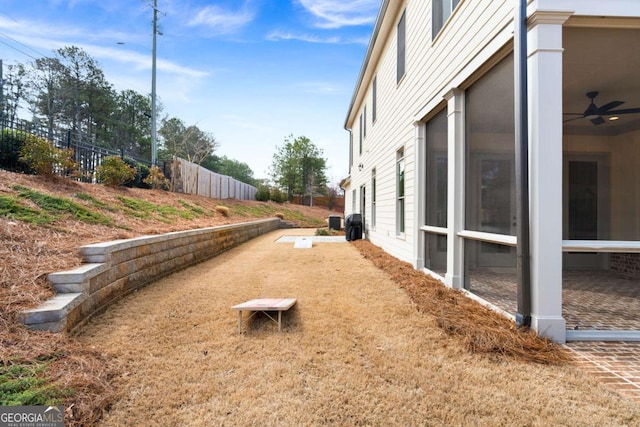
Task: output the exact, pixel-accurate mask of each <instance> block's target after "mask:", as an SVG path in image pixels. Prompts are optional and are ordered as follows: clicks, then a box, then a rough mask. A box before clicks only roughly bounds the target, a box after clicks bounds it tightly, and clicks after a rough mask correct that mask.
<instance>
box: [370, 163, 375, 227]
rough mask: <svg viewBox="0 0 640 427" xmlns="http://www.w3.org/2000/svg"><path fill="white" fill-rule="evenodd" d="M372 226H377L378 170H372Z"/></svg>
mask: <svg viewBox="0 0 640 427" xmlns="http://www.w3.org/2000/svg"><path fill="white" fill-rule="evenodd" d="M371 228H372V229H375V228H376V170H375V169H373V170H372V171H371Z"/></svg>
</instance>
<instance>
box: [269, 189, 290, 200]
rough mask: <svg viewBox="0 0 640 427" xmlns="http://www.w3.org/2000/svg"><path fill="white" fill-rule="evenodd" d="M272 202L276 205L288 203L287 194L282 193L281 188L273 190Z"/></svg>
mask: <svg viewBox="0 0 640 427" xmlns="http://www.w3.org/2000/svg"><path fill="white" fill-rule="evenodd" d="M271 200H273V201H274V202H276V203H284V202H286V201H287V195H286V194H285V193H283V192H282V191H280V189H279V188H272V189H271Z"/></svg>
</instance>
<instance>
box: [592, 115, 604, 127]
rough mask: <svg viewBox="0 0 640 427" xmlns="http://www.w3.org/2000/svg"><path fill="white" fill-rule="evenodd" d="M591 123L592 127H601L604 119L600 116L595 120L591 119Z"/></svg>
mask: <svg viewBox="0 0 640 427" xmlns="http://www.w3.org/2000/svg"><path fill="white" fill-rule="evenodd" d="M591 123H593V124H594V125H601V124H603V123H604V119H603V118H602V116H598V117H596V118H595V119H591Z"/></svg>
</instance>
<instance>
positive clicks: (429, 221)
mask: <svg viewBox="0 0 640 427" xmlns="http://www.w3.org/2000/svg"><path fill="white" fill-rule="evenodd" d="M447 125H448V123H447V110H446V109H445V110H442V111H441V112H439V113H438V114H437V115H436V116H435V117H433V118H432V119H431V120H429V122H428V123H427V124H426V125H425V128H426V129H425V141H426V162H425V164H426V165H427V167H426V180H425V181H426V185H425V190H426V191H425V201H426V218H425V224H426V225H431V226H434V227H443V228H446V227H447V166H448V162H449V157H448V153H447V137H448V136H447V135H448V132H447V131H448V128H447Z"/></svg>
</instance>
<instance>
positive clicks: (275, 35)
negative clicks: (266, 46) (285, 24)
mask: <svg viewBox="0 0 640 427" xmlns="http://www.w3.org/2000/svg"><path fill="white" fill-rule="evenodd" d="M267 40H269V41H273V42H277V41H282V40H285V41H286V40H299V41H303V42H307V43H328V44H338V43H342V39H341V38H340V37H337V36H334V37H324V38H323V37H318V36H315V35H312V34H295V33H291V32H285V31H278V30H276V31H273V32H271V33H270V34H268V35H267Z"/></svg>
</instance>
